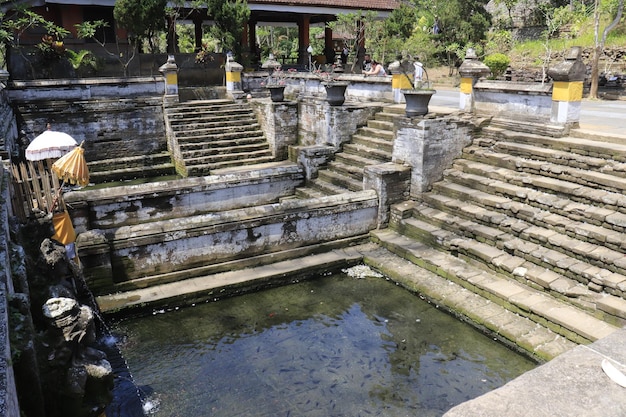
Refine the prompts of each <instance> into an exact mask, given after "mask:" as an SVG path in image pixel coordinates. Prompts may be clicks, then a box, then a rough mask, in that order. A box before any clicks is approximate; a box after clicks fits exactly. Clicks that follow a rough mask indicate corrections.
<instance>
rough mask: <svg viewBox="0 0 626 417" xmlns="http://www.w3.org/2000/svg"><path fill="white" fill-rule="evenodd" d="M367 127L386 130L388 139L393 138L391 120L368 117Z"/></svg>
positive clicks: (380, 130)
mask: <svg viewBox="0 0 626 417" xmlns="http://www.w3.org/2000/svg"><path fill="white" fill-rule="evenodd" d="M367 128H369V129H373V130H376V131H378V132H381V133H382V132H386V133H387V135H389V136H388V137H389V138H390V139H393V122H392V121H387V120H380V119H376V118H374V119H370V120H368V121H367Z"/></svg>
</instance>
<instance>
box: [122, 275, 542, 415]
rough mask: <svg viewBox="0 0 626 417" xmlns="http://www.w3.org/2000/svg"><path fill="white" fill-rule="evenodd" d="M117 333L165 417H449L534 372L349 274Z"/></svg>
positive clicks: (391, 288) (455, 324) (462, 328)
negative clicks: (447, 412) (466, 404)
mask: <svg viewBox="0 0 626 417" xmlns="http://www.w3.org/2000/svg"><path fill="white" fill-rule="evenodd" d="M116 331H117V332H119V333H120V334H122V335H123V338H124V343H123V344H122V345H121V347H122V351H123V353H124V356H125V357H126V359H127V362H128V364H129V366H130V369H131V372H132V374H133V376H134V378H135V381H136V383H137V384H139V386H143V387H144V389H146V390H149V391H153V394H151V396H150V399H151V401H154V402H155V403H156V402H158V404H159V407H158V411H157V412H156V413H155V415H157V416H160V415H162V416H181V417H182V416H184V417H193V416H206V415H212V416H230V417H232V416H280V415H284V416H324V417H329V416H361V415H362V416H386V417H393V416H406V415H420V416H439V415H441V414H442V413H443V412H445V410H447V409H449V408H451V407H452V406H454V405H456V404H458V403H460V402H463V401H466V400H468V399H471V398H474V397H476V396H478V395H481V394H483V393H485V392H487V391H490V390H492V389H494V388H496V387H498V386H501V385H503V384H504V383H506V382H507V381H509V380H510V379H512V378H514V377H516V376H517V375H519V374H521V373H523V372H525V371H527V370H529V369H532V368H533V367H534V366H535V364H534V363H533V362H531V361H529V360H527V359H525V358H523V357H520V356H518V355H516V354H514V353H513V352H511V351H509V350H508V349H506V348H505V347H503V346H501V345H499V344H497V343H496V342H494V341H492V340H490V339H489V338H487V337H485V336H484V335H482V334H480V333H478V332H477V331H475V330H474V329H473V328H471V327H469V326H467V325H465V324H463V323H461V322H459V321H457V320H455V319H454V318H452V317H450V316H449V315H447V314H445V313H443V312H441V311H438V310H436V309H435V308H434V307H432V306H431V305H429V304H427V303H425V302H423V301H422V300H420V299H419V298H418V297H416V296H414V295H412V294H410V293H408V292H407V291H406V290H403V289H401V288H399V287H397V286H395V285H393V284H392V283H390V282H387V281H385V280H384V279H380V278H369V279H354V278H350V277H348V276H346V275H343V274H339V275H334V276H331V277H325V278H319V279H316V280H314V281H309V282H304V283H300V284H297V285H291V286H287V287H282V288H276V289H272V290H267V291H263V292H260V293H256V294H249V295H244V296H240V297H236V298H232V299H228V300H222V301H219V302H217V303H210V304H203V305H199V306H195V307H193V308H186V309H181V310H178V311H173V312H169V313H166V314H155V315H153V316H150V317H144V318H139V319H133V320H129V321H125V322H122V323H119V324H117V325H116ZM153 411H154V410H153Z"/></svg>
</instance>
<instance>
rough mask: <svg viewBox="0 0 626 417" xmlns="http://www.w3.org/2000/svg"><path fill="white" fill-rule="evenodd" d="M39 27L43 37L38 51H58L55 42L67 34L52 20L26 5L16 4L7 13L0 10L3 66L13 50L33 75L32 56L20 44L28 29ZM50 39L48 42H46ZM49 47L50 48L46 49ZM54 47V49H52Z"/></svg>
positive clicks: (0, 41)
mask: <svg viewBox="0 0 626 417" xmlns="http://www.w3.org/2000/svg"><path fill="white" fill-rule="evenodd" d="M35 28H41V29H43V31H44V33H45V34H46V35H44V37H43V38H42V42H41V44H40V45H39V46H37V49H38V50H40V51H46V52H54V53H55V54H57V53H58V51H60V50H61V49H59V48H58V46H59V45H58V44H55V42H61V46H62V42H63V39H64V38H65V37H66V36H67V35H68V34H69V31H67V30H66V29H64V28H62V27H60V26H57V25H55V24H54V23H53V22H50V21H48V20H46V19H45V18H44V17H43V16H41V15H39V14H37V13H35V12H33V11H32V10H29V9H27V6H26V5H18V6H17V7H16V8H15V9H13V10H11V11H10V12H9V13H2V12H0V51H1V52H2V55H1V57H0V64H1V65H2V66H5V65H6V63H7V54H8V53H9V50H13V51H14V52H16V53H17V54H19V55H20V56H21V57H22V58H23V59H24V62H26V63H27V64H28V65H29V66H30V69H31V73H32V76H33V77H35V68H34V65H33V62H32V56H29V55H27V53H25V51H24V49H23V48H22V46H21V38H22V36H23V35H24V34H25V33H27V32H28V31H30V30H32V29H35ZM48 40H50V41H51V42H50V43H49V44H46V42H47V41H48ZM48 48H50V49H48ZM52 48H56V50H54V51H53V50H52Z"/></svg>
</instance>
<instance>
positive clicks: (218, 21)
mask: <svg viewBox="0 0 626 417" xmlns="http://www.w3.org/2000/svg"><path fill="white" fill-rule="evenodd" d="M207 5H208V13H209V15H210V16H212V17H213V19H214V20H215V26H213V27H211V29H210V31H211V34H212V35H213V37H215V38H217V39H220V40H221V42H222V46H223V49H224V50H225V51H230V52H232V53H233V55H234V56H236V57H240V56H241V52H242V51H243V48H242V43H241V39H242V37H243V30H244V24H245V23H246V22H247V21H248V19H249V18H250V8H249V7H248V3H247V2H246V0H227V1H224V0H209V2H208V3H207Z"/></svg>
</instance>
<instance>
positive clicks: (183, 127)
mask: <svg viewBox="0 0 626 417" xmlns="http://www.w3.org/2000/svg"><path fill="white" fill-rule="evenodd" d="M171 127H172V130H173V131H174V133H176V134H183V133H185V132H189V131H191V132H193V134H196V135H210V134H212V133H219V132H220V131H223V130H229V131H247V130H260V129H261V126H260V125H259V124H258V123H257V121H256V119H250V118H247V117H246V118H241V119H237V118H232V116H231V119H229V120H212V119H201V120H200V121H193V120H184V121H181V122H179V123H172V124H171Z"/></svg>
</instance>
